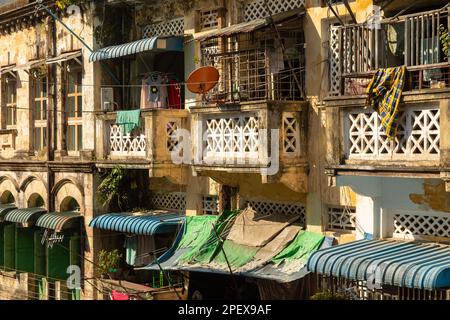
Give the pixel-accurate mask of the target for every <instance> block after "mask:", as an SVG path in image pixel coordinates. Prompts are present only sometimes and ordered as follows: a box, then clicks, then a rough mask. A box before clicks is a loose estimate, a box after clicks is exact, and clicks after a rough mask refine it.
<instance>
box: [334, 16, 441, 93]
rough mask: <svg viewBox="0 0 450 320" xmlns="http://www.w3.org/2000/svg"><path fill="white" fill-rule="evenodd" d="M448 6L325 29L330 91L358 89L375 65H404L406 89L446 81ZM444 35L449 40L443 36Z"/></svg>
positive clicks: (419, 87) (427, 86) (361, 86)
mask: <svg viewBox="0 0 450 320" xmlns="http://www.w3.org/2000/svg"><path fill="white" fill-rule="evenodd" d="M449 26H450V18H449V11H448V9H447V8H446V9H443V10H434V11H428V12H422V13H418V14H413V15H407V16H403V17H399V18H396V19H392V20H390V19H389V18H388V19H384V20H381V21H379V22H377V21H369V22H366V23H364V24H356V25H349V26H333V27H331V29H330V95H341V94H346V95H352V94H361V93H363V92H364V90H365V87H366V86H367V83H368V81H369V80H368V78H370V77H371V76H372V75H373V73H374V72H375V71H376V70H377V69H378V68H387V67H394V66H400V65H406V67H407V70H408V74H409V78H408V80H407V83H406V86H405V90H413V89H424V88H443V87H449V86H450V79H449V61H448V57H447V56H445V53H444V50H443V45H442V41H443V40H442V39H441V38H440V37H441V35H442V34H443V33H442V30H448V29H449ZM447 41H448V40H447Z"/></svg>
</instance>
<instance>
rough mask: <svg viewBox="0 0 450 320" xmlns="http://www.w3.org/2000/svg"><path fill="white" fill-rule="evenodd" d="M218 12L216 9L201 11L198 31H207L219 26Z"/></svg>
mask: <svg viewBox="0 0 450 320" xmlns="http://www.w3.org/2000/svg"><path fill="white" fill-rule="evenodd" d="M218 18H219V11H218V10H217V9H213V10H203V11H201V12H200V30H202V31H203V30H208V29H213V28H217V26H218V25H219V20H218Z"/></svg>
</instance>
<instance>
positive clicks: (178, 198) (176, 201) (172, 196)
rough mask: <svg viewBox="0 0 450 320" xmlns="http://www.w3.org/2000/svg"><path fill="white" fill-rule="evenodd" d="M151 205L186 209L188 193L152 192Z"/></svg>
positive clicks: (157, 207)
mask: <svg viewBox="0 0 450 320" xmlns="http://www.w3.org/2000/svg"><path fill="white" fill-rule="evenodd" d="M150 205H151V207H152V208H153V209H160V210H181V211H185V210H186V194H185V193H184V192H170V193H162V192H157V193H152V194H151V195H150Z"/></svg>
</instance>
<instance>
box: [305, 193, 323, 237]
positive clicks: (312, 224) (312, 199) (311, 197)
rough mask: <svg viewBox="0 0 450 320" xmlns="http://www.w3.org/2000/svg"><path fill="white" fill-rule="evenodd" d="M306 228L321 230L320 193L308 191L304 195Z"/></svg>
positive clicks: (314, 230)
mask: <svg viewBox="0 0 450 320" xmlns="http://www.w3.org/2000/svg"><path fill="white" fill-rule="evenodd" d="M305 218H306V229H307V230H308V231H313V232H322V229H323V228H322V201H321V199H320V195H319V194H317V193H315V192H310V193H308V194H307V196H306V217H305Z"/></svg>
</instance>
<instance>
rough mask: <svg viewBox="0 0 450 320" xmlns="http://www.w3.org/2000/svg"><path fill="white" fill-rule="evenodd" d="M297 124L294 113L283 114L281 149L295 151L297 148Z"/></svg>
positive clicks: (298, 134)
mask: <svg viewBox="0 0 450 320" xmlns="http://www.w3.org/2000/svg"><path fill="white" fill-rule="evenodd" d="M299 138H300V132H299V125H298V121H297V118H296V117H295V116H294V115H285V116H283V151H284V153H297V152H298V149H299V142H300V141H299Z"/></svg>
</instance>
